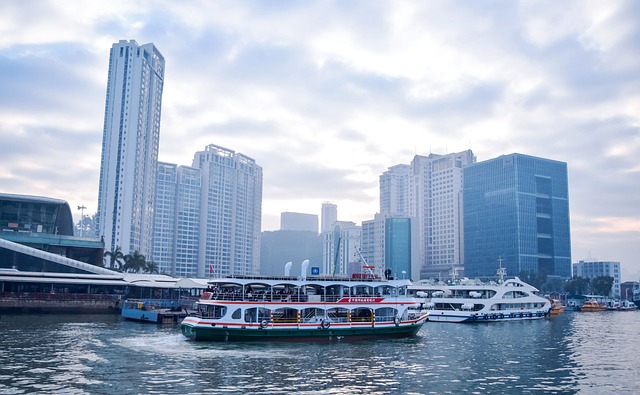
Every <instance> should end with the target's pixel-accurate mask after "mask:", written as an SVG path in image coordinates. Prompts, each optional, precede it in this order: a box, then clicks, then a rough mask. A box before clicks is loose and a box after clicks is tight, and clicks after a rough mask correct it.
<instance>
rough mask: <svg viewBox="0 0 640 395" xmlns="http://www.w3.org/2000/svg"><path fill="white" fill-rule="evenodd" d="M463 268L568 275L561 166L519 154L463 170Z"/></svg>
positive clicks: (568, 243) (566, 211) (563, 165)
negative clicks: (500, 268)
mask: <svg viewBox="0 0 640 395" xmlns="http://www.w3.org/2000/svg"><path fill="white" fill-rule="evenodd" d="M463 199H464V251H465V254H464V257H465V259H464V270H465V274H466V275H467V276H492V275H495V273H496V269H497V268H498V260H499V259H500V260H501V262H502V263H501V264H502V267H505V268H506V269H507V275H511V276H517V275H520V273H521V272H523V271H524V272H527V273H529V274H532V273H536V274H542V275H555V276H560V277H562V278H568V277H570V276H571V237H570V229H569V192H568V181H567V164H566V163H564V162H558V161H554V160H550V159H543V158H537V157H533V156H528V155H522V154H511V155H504V156H500V157H498V158H495V159H490V160H487V161H484V162H480V163H477V164H475V165H473V166H470V167H467V168H466V169H465V171H464V192H463Z"/></svg>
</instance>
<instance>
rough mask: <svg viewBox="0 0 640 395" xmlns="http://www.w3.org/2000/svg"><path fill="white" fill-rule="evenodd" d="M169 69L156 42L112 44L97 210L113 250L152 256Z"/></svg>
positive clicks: (102, 233) (100, 233) (101, 229)
mask: <svg viewBox="0 0 640 395" xmlns="http://www.w3.org/2000/svg"><path fill="white" fill-rule="evenodd" d="M164 67H165V61H164V57H163V56H162V54H160V52H159V51H158V49H157V48H156V47H155V46H154V45H153V44H145V45H138V44H137V43H136V42H135V41H134V40H131V41H126V40H121V41H120V42H118V43H116V44H113V46H112V48H111V53H110V56H109V74H108V80H107V92H106V104H105V115H104V126H103V127H104V129H103V137H102V157H101V166H100V182H99V192H98V212H97V222H98V236H102V237H104V242H105V248H106V249H107V250H108V251H112V250H114V249H115V247H120V248H121V250H122V252H123V253H124V254H129V253H133V252H134V251H138V252H139V253H141V254H143V255H145V256H150V255H151V251H152V236H153V221H154V204H155V198H154V192H155V183H156V171H157V160H158V146H159V140H160V111H161V105H162V89H163V84H164Z"/></svg>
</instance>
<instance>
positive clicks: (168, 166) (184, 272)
mask: <svg viewBox="0 0 640 395" xmlns="http://www.w3.org/2000/svg"><path fill="white" fill-rule="evenodd" d="M200 183H201V177H200V170H199V169H194V168H192V167H187V166H177V165H175V164H172V163H164V162H159V163H158V180H157V183H156V206H155V223H154V235H153V256H152V258H153V261H154V262H155V263H156V264H157V265H158V269H159V271H160V272H161V273H168V274H171V275H174V276H178V277H196V276H197V275H198V254H199V246H200V242H199V233H200V192H201V188H200ZM201 271H202V270H201Z"/></svg>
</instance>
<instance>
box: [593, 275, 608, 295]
mask: <svg viewBox="0 0 640 395" xmlns="http://www.w3.org/2000/svg"><path fill="white" fill-rule="evenodd" d="M612 287H613V277H611V276H598V277H594V278H592V279H591V291H592V292H593V293H594V294H596V295H603V296H608V295H609V294H610V293H611V288H612Z"/></svg>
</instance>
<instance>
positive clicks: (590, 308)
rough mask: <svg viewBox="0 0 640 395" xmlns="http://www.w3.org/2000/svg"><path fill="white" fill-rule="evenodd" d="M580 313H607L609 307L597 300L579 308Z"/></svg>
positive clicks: (587, 302) (589, 301) (585, 303)
mask: <svg viewBox="0 0 640 395" xmlns="http://www.w3.org/2000/svg"><path fill="white" fill-rule="evenodd" d="M578 310H579V311H585V312H594V311H606V310H607V306H606V305H605V304H604V303H600V302H598V301H597V300H595V299H594V300H586V301H585V302H584V303H583V304H582V306H580V307H578Z"/></svg>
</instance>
